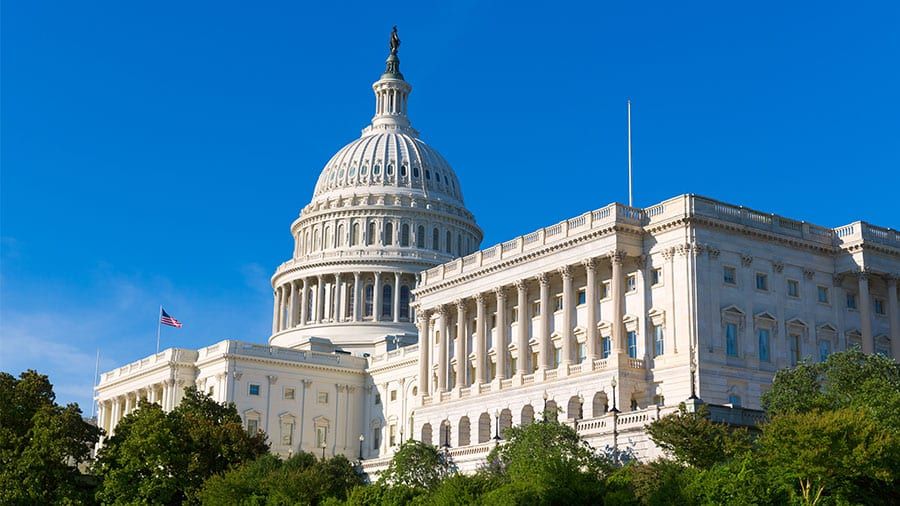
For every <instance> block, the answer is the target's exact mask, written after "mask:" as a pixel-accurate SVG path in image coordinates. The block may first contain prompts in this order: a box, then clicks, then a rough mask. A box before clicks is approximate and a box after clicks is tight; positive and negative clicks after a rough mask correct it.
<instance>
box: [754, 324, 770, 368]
mask: <svg viewBox="0 0 900 506" xmlns="http://www.w3.org/2000/svg"><path fill="white" fill-rule="evenodd" d="M756 335H757V337H758V338H759V361H760V362H768V361H769V329H759V330H757V331H756Z"/></svg>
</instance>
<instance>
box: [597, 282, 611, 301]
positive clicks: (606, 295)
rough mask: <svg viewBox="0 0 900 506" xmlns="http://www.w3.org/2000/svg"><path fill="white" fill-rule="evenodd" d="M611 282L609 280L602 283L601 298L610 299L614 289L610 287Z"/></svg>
mask: <svg viewBox="0 0 900 506" xmlns="http://www.w3.org/2000/svg"><path fill="white" fill-rule="evenodd" d="M609 283H610V282H609V281H604V282H603V283H601V284H600V298H601V299H608V298H609V296H610V294H611V293H612V291H611V290H610V288H609V287H610V284H609Z"/></svg>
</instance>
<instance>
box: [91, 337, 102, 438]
mask: <svg viewBox="0 0 900 506" xmlns="http://www.w3.org/2000/svg"><path fill="white" fill-rule="evenodd" d="M99 374H100V348H97V362H96V363H95V364H94V379H92V380H91V418H94V406H95V405H96V404H97V403H96V402H95V401H94V389H95V388H97V376H98V375H99ZM98 422H99V421H98ZM98 427H99V424H98Z"/></svg>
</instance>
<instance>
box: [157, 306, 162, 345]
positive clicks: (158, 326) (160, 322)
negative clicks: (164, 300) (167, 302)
mask: <svg viewBox="0 0 900 506" xmlns="http://www.w3.org/2000/svg"><path fill="white" fill-rule="evenodd" d="M161 326H162V306H161V305H160V306H159V314H158V315H156V353H157V354H158V353H159V328H160V327H161Z"/></svg>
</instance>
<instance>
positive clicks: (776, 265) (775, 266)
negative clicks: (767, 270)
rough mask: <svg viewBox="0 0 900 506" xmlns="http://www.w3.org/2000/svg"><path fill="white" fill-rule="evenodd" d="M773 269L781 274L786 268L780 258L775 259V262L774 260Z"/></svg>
mask: <svg viewBox="0 0 900 506" xmlns="http://www.w3.org/2000/svg"><path fill="white" fill-rule="evenodd" d="M772 270H773V271H775V272H777V273H778V274H781V272H782V271H783V270H784V263H783V262H781V261H780V260H775V261H774V262H772Z"/></svg>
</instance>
